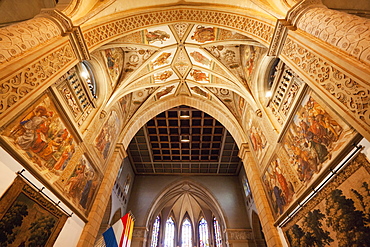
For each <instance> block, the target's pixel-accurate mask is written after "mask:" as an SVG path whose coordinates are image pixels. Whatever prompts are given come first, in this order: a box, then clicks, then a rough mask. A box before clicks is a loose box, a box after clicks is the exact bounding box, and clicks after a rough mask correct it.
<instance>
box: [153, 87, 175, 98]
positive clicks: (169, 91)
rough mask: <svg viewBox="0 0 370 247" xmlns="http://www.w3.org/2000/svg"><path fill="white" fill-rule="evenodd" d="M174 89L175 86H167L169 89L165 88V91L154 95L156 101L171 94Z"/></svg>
mask: <svg viewBox="0 0 370 247" xmlns="http://www.w3.org/2000/svg"><path fill="white" fill-rule="evenodd" d="M174 88H175V86H173V85H172V86H169V87H166V88H165V89H163V90H162V91H159V92H158V93H156V96H157V99H160V98H162V97H164V96H166V95H168V94H169V93H171V92H172V90H173V89H174Z"/></svg>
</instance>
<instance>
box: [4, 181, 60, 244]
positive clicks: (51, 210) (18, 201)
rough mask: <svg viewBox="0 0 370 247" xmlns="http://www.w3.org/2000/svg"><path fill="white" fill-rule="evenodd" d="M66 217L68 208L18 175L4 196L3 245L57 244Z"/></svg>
mask: <svg viewBox="0 0 370 247" xmlns="http://www.w3.org/2000/svg"><path fill="white" fill-rule="evenodd" d="M66 220H67V215H66V214H64V212H62V211H61V210H60V209H59V208H58V207H56V206H55V205H54V203H52V202H51V201H50V200H48V199H46V198H45V197H44V196H43V195H41V193H40V192H39V191H37V190H35V189H34V187H33V186H31V185H29V184H28V183H27V182H25V181H24V180H23V179H22V178H21V177H19V176H18V177H16V178H15V180H14V182H13V184H12V185H11V186H10V187H9V189H8V190H7V191H6V192H5V193H4V195H3V196H2V197H1V199H0V246H9V247H11V246H15V247H19V246H53V244H54V242H55V240H56V238H57V236H58V234H59V232H60V230H61V229H62V227H63V225H64V223H65V222H66Z"/></svg>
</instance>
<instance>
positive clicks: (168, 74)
mask: <svg viewBox="0 0 370 247" xmlns="http://www.w3.org/2000/svg"><path fill="white" fill-rule="evenodd" d="M172 75H173V71H172V70H166V71H163V72H162V73H158V74H155V75H154V80H156V81H163V82H165V81H166V80H167V79H168V78H170V77H171V76H172Z"/></svg>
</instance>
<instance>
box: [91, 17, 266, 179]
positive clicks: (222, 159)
mask: <svg viewBox="0 0 370 247" xmlns="http://www.w3.org/2000/svg"><path fill="white" fill-rule="evenodd" d="M266 51H267V49H266V48H264V47H263V46H262V45H260V44H259V43H258V42H256V41H254V40H252V39H250V38H248V37H246V36H245V35H242V34H239V33H237V32H233V31H230V30H226V29H221V28H217V27H213V26H204V25H200V24H189V23H184V22H179V23H176V24H172V25H162V26H157V27H153V28H150V29H145V30H141V31H137V32H134V33H132V34H129V35H127V36H124V37H122V38H119V39H117V40H115V41H113V42H111V43H109V44H107V45H105V46H103V47H102V48H101V49H99V50H97V51H95V52H94V53H93V54H92V55H93V58H94V59H97V60H100V61H102V63H103V64H104V66H102V67H104V69H105V70H106V74H107V75H108V77H109V83H110V84H111V87H112V88H114V91H113V93H112V96H111V97H110V98H109V100H108V106H109V105H111V106H112V105H114V104H115V103H118V104H119V105H120V107H121V108H122V112H123V122H124V124H126V126H130V124H132V123H130V121H131V122H132V121H133V119H134V118H137V117H138V116H139V115H140V114H145V113H144V112H145V110H143V109H148V108H150V106H151V105H152V104H156V103H157V102H162V101H166V100H167V99H170V98H174V97H187V98H196V99H197V100H200V101H210V102H211V104H214V105H217V107H219V108H221V109H224V111H226V112H227V113H228V115H229V118H232V120H233V121H234V122H235V123H237V124H238V125H240V126H243V125H244V124H243V121H244V120H243V113H244V108H246V106H247V105H248V106H249V107H250V108H252V109H255V108H256V104H255V102H254V98H253V96H252V88H253V86H254V82H253V80H254V79H253V78H254V76H255V74H256V73H255V71H256V70H257V69H256V68H257V67H258V63H259V62H260V61H261V59H262V58H263V56H264V54H265V53H266ZM184 107H185V108H184ZM181 110H188V111H190V113H191V114H190V115H191V116H190V118H189V119H187V120H185V119H180V111H181ZM175 115H176V116H175ZM163 123H165V124H163ZM176 128H177V129H178V130H177V131H175V129H176ZM184 129H186V130H184ZM184 131H187V132H191V133H189V134H191V135H192V134H194V136H193V137H192V141H193V142H191V143H190V144H189V143H187V144H185V143H181V141H180V138H181V134H182V132H184ZM164 143H166V144H164ZM161 145H167V146H166V147H162V146H161ZM128 154H129V157H130V160H131V162H132V163H133V166H134V170H135V172H136V173H137V174H154V173H155V174H204V173H206V174H218V175H220V174H224V175H225V174H228V175H235V174H237V173H238V172H239V170H240V159H239V158H238V156H237V155H238V147H237V145H236V143H235V141H234V139H233V138H232V136H231V135H230V133H229V132H228V131H227V130H226V129H225V127H224V126H222V124H220V123H219V122H218V121H217V120H215V119H213V117H212V116H210V115H208V114H206V113H204V112H201V111H199V109H194V108H191V107H190V108H188V107H186V106H180V107H176V108H172V109H168V111H166V112H164V113H161V114H159V115H157V116H156V117H155V118H154V119H152V120H151V121H149V122H148V123H147V124H146V125H145V126H143V128H141V129H140V130H139V131H138V132H137V134H136V135H135V136H134V138H133V140H132V141H131V144H130V145H129V149H128ZM184 164H186V165H184Z"/></svg>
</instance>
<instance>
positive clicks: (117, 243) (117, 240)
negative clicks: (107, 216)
mask: <svg viewBox="0 0 370 247" xmlns="http://www.w3.org/2000/svg"><path fill="white" fill-rule="evenodd" d="M133 228H134V220H133V217H132V216H131V214H129V213H128V214H126V215H124V216H123V217H122V218H121V219H120V220H119V221H117V222H116V223H114V225H113V226H111V227H110V228H109V229H108V230H106V231H105V232H104V233H103V237H104V241H105V245H106V246H107V247H129V246H130V245H131V237H132V231H133Z"/></svg>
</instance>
